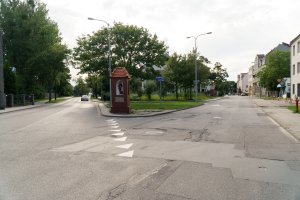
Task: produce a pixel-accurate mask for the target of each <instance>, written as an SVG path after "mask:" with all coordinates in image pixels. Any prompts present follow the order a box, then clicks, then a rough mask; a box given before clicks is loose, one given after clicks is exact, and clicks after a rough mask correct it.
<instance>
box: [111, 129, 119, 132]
mask: <svg viewBox="0 0 300 200" xmlns="http://www.w3.org/2000/svg"><path fill="white" fill-rule="evenodd" d="M109 131H112V132H120V131H121V129H113V130H109Z"/></svg>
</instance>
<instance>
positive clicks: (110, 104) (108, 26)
mask: <svg viewBox="0 0 300 200" xmlns="http://www.w3.org/2000/svg"><path fill="white" fill-rule="evenodd" d="M88 20H94V21H99V22H104V23H105V24H106V25H107V28H108V51H109V52H108V71H109V106H110V108H111V107H112V94H111V45H110V34H111V29H110V25H109V23H108V22H106V21H104V20H101V19H95V18H91V17H88Z"/></svg>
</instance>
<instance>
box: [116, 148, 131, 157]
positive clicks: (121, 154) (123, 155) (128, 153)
mask: <svg viewBox="0 0 300 200" xmlns="http://www.w3.org/2000/svg"><path fill="white" fill-rule="evenodd" d="M133 152H134V150H132V151H127V152H125V153H120V154H117V156H120V157H127V158H132V156H133Z"/></svg>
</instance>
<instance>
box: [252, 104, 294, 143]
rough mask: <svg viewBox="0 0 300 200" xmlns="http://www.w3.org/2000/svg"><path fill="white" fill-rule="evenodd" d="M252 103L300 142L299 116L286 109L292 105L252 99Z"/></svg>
mask: <svg viewBox="0 0 300 200" xmlns="http://www.w3.org/2000/svg"><path fill="white" fill-rule="evenodd" d="M252 101H253V102H254V103H255V104H256V105H257V106H258V107H260V108H261V109H262V110H263V111H264V112H265V113H266V114H267V115H268V116H269V117H271V118H272V119H273V120H274V121H275V122H277V123H278V124H279V125H280V126H281V127H282V128H284V129H285V130H286V131H287V132H289V133H290V134H291V135H292V136H294V137H295V138H296V139H297V140H298V141H299V142H300V114H296V113H293V112H292V111H290V110H289V109H287V107H288V106H290V105H294V104H291V103H289V102H286V101H284V100H264V99H256V98H253V99H252Z"/></svg>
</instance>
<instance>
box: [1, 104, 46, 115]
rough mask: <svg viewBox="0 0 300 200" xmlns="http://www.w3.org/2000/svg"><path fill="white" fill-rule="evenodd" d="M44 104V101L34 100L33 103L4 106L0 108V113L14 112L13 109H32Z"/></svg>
mask: <svg viewBox="0 0 300 200" xmlns="http://www.w3.org/2000/svg"><path fill="white" fill-rule="evenodd" d="M44 104H45V102H35V103H34V105H27V106H15V107H6V108H5V109H4V110H0V114H4V113H9V112H15V111H19V110H27V109H32V108H36V107H40V106H42V105H44Z"/></svg>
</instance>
